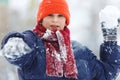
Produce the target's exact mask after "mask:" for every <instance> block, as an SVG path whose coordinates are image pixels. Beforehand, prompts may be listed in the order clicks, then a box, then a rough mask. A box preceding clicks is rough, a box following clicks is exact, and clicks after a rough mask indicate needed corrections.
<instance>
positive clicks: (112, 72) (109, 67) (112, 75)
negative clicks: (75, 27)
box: [72, 42, 120, 80]
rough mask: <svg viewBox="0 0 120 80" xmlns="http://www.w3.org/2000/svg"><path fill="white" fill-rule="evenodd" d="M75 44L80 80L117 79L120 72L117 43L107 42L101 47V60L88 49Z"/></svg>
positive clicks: (119, 48) (119, 52)
mask: <svg viewBox="0 0 120 80" xmlns="http://www.w3.org/2000/svg"><path fill="white" fill-rule="evenodd" d="M73 43H74V44H73V45H72V46H73V50H74V54H75V59H76V64H77V69H78V77H79V79H80V80H82V79H85V80H115V79H116V76H117V75H118V72H119V70H120V69H119V67H120V47H119V46H118V45H117V43H116V42H105V43H103V44H102V45H101V46H100V60H99V59H97V57H96V56H95V55H94V54H93V52H92V51H91V50H90V49H88V48H87V47H85V46H81V45H79V43H75V42H73ZM87 77H88V78H87Z"/></svg>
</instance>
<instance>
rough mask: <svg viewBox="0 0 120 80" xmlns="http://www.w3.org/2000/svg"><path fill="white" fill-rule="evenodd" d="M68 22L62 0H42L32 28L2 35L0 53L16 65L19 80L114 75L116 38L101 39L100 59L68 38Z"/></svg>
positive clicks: (118, 55)
mask: <svg viewBox="0 0 120 80" xmlns="http://www.w3.org/2000/svg"><path fill="white" fill-rule="evenodd" d="M69 22H70V13H69V9H68V5H67V3H66V1H65V0H43V1H42V2H41V3H40V6H39V9H38V15H37V25H36V26H35V28H34V29H33V31H30V30H27V31H25V32H23V33H19V32H13V33H10V34H8V35H7V36H6V37H5V38H4V39H3V42H2V51H3V54H4V56H5V58H6V59H7V60H8V61H9V62H10V63H11V64H14V65H17V66H18V75H19V80H113V79H114V78H115V76H116V75H117V71H118V70H119V65H120V60H119V59H120V51H119V49H120V47H119V46H118V45H117V41H116V40H112V39H111V38H110V39H109V40H108V41H105V42H104V43H103V44H102V45H101V47H100V54H101V56H100V57H101V60H98V59H96V56H95V55H94V54H93V53H92V51H91V50H89V49H88V48H87V47H85V46H82V45H80V44H79V43H78V42H76V41H71V40H70V31H69V29H68V27H67V26H68V25H69ZM107 35H110V34H109V33H108V34H107ZM115 37H116V35H115ZM110 51H111V52H110Z"/></svg>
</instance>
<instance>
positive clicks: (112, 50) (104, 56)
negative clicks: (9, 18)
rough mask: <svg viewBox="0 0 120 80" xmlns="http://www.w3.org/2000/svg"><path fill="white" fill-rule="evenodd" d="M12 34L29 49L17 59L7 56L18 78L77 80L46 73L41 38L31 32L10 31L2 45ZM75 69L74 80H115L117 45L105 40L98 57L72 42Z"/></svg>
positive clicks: (118, 64)
mask: <svg viewBox="0 0 120 80" xmlns="http://www.w3.org/2000/svg"><path fill="white" fill-rule="evenodd" d="M11 37H20V38H23V40H24V42H26V43H27V44H28V46H29V47H31V48H32V51H31V52H30V53H28V54H26V55H24V56H22V57H19V58H17V59H11V58H7V57H6V59H7V60H8V61H9V62H10V63H11V64H14V65H17V66H19V67H18V75H19V80H76V79H71V78H70V79H68V78H65V77H64V76H63V77H49V76H47V75H46V54H45V53H46V52H45V47H44V45H43V42H42V41H41V39H40V38H39V37H38V36H37V35H36V34H35V33H33V32H32V31H30V30H28V31H25V32H23V33H18V32H13V33H10V34H8V35H7V36H6V37H5V38H4V39H3V41H2V47H1V48H3V47H4V45H5V44H6V43H7V41H8V39H9V38H11ZM72 47H73V51H74V56H75V61H76V65H77V69H78V79H77V80H114V79H115V77H116V76H117V73H118V72H119V68H120V46H118V45H117V42H115V41H113V42H104V43H103V44H102V45H101V46H100V60H98V59H97V58H96V56H95V55H94V54H93V53H92V51H91V50H89V49H88V48H87V47H85V46H82V45H80V44H79V43H78V42H76V41H72Z"/></svg>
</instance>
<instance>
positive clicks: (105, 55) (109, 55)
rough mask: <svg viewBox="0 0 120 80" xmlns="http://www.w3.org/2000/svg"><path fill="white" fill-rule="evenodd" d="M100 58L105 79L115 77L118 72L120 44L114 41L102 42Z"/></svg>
mask: <svg viewBox="0 0 120 80" xmlns="http://www.w3.org/2000/svg"><path fill="white" fill-rule="evenodd" d="M100 59H101V61H102V64H103V68H104V71H105V73H106V74H105V75H106V78H107V80H113V79H116V78H117V75H118V74H119V72H120V46H118V45H117V42H116V41H108V42H104V43H103V44H102V45H101V46H100Z"/></svg>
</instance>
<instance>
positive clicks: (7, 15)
mask: <svg viewBox="0 0 120 80" xmlns="http://www.w3.org/2000/svg"><path fill="white" fill-rule="evenodd" d="M40 1H41V0H0V42H1V41H2V39H3V37H4V36H5V35H6V34H7V33H9V32H12V31H18V32H22V31H25V30H32V29H33V28H34V26H35V25H36V14H37V7H38V4H39V2H40ZM67 2H68V4H69V8H70V12H71V23H70V25H69V28H70V30H71V39H72V40H77V41H78V42H80V43H81V44H82V45H85V46H87V47H88V48H89V49H91V50H92V51H93V52H94V54H95V55H96V56H97V57H98V58H99V46H100V44H101V43H102V42H103V37H102V32H101V27H100V23H99V12H100V10H101V9H103V8H104V7H105V6H107V5H114V6H116V7H118V8H120V5H119V4H120V0H67ZM119 34H120V29H119V30H118V44H120V35H119ZM0 80H18V76H17V70H16V67H15V66H13V65H11V64H9V63H8V62H7V61H6V60H5V58H3V57H2V56H0Z"/></svg>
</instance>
